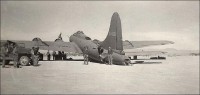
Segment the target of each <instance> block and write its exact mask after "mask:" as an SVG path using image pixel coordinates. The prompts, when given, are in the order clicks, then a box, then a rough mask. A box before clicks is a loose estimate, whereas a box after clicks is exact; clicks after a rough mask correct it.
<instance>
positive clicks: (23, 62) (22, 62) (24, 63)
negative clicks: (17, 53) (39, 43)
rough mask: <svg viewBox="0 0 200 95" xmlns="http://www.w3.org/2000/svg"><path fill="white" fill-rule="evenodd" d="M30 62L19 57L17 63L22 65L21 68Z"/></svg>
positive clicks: (23, 57) (24, 57) (26, 58)
mask: <svg viewBox="0 0 200 95" xmlns="http://www.w3.org/2000/svg"><path fill="white" fill-rule="evenodd" d="M29 62H30V60H29V58H28V57H27V56H21V57H20V59H19V63H20V64H21V65H22V66H27V65H28V64H29Z"/></svg>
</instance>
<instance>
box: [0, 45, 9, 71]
mask: <svg viewBox="0 0 200 95" xmlns="http://www.w3.org/2000/svg"><path fill="white" fill-rule="evenodd" d="M7 53H8V47H7V45H6V44H4V45H3V46H2V47H1V56H2V61H3V62H2V68H5V57H6V55H7Z"/></svg>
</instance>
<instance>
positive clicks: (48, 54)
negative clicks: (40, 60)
mask: <svg viewBox="0 0 200 95" xmlns="http://www.w3.org/2000/svg"><path fill="white" fill-rule="evenodd" d="M50 58H51V54H50V53H49V50H48V51H47V60H49V61H50Z"/></svg>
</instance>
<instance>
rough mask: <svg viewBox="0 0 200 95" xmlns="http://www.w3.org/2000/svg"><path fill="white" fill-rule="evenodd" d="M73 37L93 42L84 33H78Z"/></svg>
mask: <svg viewBox="0 0 200 95" xmlns="http://www.w3.org/2000/svg"><path fill="white" fill-rule="evenodd" d="M73 36H76V37H78V38H81V39H85V40H91V38H90V37H88V36H86V35H85V34H84V33H83V31H77V32H76V33H74V34H73Z"/></svg>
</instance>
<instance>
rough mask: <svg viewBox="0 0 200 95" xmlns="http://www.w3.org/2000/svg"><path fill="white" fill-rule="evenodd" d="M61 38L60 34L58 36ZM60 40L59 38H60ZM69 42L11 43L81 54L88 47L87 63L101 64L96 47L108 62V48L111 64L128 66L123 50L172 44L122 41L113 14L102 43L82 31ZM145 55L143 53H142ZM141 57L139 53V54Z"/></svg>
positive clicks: (163, 41)
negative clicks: (101, 48) (111, 58)
mask: <svg viewBox="0 0 200 95" xmlns="http://www.w3.org/2000/svg"><path fill="white" fill-rule="evenodd" d="M60 36H61V34H60ZM60 38H61V37H60ZM69 41H70V42H64V41H63V40H62V39H57V40H55V42H53V41H42V40H41V39H40V38H34V39H33V40H32V41H13V42H16V43H18V44H24V46H25V47H26V48H32V47H34V46H38V47H39V48H40V49H41V50H52V51H65V52H74V53H83V51H84V48H85V47H88V56H89V61H95V62H101V58H100V57H99V52H98V46H101V47H103V52H102V58H104V61H108V58H107V56H108V48H109V47H111V48H112V50H113V51H114V52H113V54H112V57H113V64H116V65H129V64H130V63H131V61H130V58H129V57H128V56H126V55H125V52H124V49H135V48H142V47H146V46H151V45H165V44H173V43H174V42H172V41H165V40H160V41H128V40H126V41H123V40H122V28H121V20H120V17H119V14H118V13H117V12H115V13H114V14H113V15H112V18H111V22H110V28H109V32H108V34H107V37H106V38H105V40H104V41H99V40H96V39H95V40H92V39H91V38H90V37H88V36H86V35H85V34H84V33H83V32H82V31H78V32H76V33H74V34H73V35H71V36H70V37H69ZM142 53H145V52H142ZM133 55H137V54H133ZM140 55H141V53H140Z"/></svg>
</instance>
